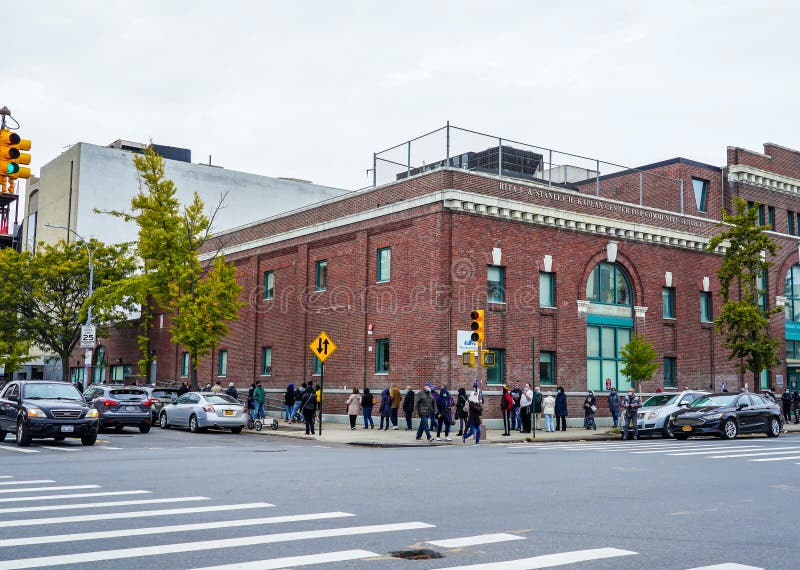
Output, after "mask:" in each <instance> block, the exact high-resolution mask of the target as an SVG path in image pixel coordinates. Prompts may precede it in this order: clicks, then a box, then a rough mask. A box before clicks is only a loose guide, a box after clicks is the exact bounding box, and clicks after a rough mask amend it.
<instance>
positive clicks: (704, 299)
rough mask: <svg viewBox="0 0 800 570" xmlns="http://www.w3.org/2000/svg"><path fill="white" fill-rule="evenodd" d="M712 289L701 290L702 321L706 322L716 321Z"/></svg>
mask: <svg viewBox="0 0 800 570" xmlns="http://www.w3.org/2000/svg"><path fill="white" fill-rule="evenodd" d="M713 308H714V306H713V304H712V300H711V292H710V291H700V321H701V322H704V323H712V322H714V311H713Z"/></svg>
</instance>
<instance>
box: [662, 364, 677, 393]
mask: <svg viewBox="0 0 800 570" xmlns="http://www.w3.org/2000/svg"><path fill="white" fill-rule="evenodd" d="M677 366H678V359H677V358H675V357H674V356H665V357H664V388H674V387H675V378H676V377H677Z"/></svg>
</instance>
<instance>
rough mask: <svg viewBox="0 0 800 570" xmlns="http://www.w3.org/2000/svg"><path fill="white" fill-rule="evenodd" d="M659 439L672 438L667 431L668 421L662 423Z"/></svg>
mask: <svg viewBox="0 0 800 570" xmlns="http://www.w3.org/2000/svg"><path fill="white" fill-rule="evenodd" d="M661 437H662V439H669V438H671V437H672V434H671V433H670V431H669V422H668V421H665V422H664V427H663V428H661Z"/></svg>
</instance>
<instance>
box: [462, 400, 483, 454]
mask: <svg viewBox="0 0 800 570" xmlns="http://www.w3.org/2000/svg"><path fill="white" fill-rule="evenodd" d="M468 408H469V412H468V416H467V426H469V429H468V430H467V431H466V432H464V435H463V436H461V443H462V444H465V443H467V438H468V437H472V434H473V433H474V434H475V444H476V445H477V444H479V443H480V442H481V414H482V413H483V406H481V402H480V396H479V394H478V391H477V390H475V391H474V392H472V394H471V395H470V397H469V404H468Z"/></svg>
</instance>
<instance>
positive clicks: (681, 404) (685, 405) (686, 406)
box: [678, 400, 689, 408]
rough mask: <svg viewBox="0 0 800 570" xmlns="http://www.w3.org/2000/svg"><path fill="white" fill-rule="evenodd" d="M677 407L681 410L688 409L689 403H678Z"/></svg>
mask: <svg viewBox="0 0 800 570" xmlns="http://www.w3.org/2000/svg"><path fill="white" fill-rule="evenodd" d="M678 406H680V407H681V408H688V407H689V402H687V401H686V400H684V401H683V402H680V403H679V404H678Z"/></svg>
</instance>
